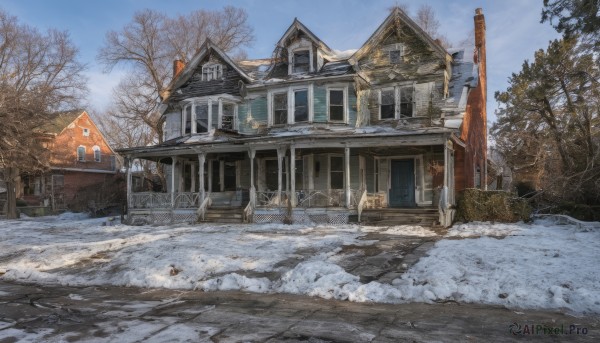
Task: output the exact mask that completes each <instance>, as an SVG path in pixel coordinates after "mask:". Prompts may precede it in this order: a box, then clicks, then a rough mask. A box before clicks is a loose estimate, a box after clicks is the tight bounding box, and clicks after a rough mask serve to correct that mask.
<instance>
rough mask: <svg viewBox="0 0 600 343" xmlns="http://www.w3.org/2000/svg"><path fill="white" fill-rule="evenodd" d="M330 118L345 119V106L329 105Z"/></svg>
mask: <svg viewBox="0 0 600 343" xmlns="http://www.w3.org/2000/svg"><path fill="white" fill-rule="evenodd" d="M329 120H337V121H342V120H344V106H329Z"/></svg>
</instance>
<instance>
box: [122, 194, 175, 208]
mask: <svg viewBox="0 0 600 343" xmlns="http://www.w3.org/2000/svg"><path fill="white" fill-rule="evenodd" d="M129 204H130V206H131V208H137V209H146V208H147V209H151V208H170V207H171V193H155V192H140V193H132V194H131V200H130V202H129Z"/></svg>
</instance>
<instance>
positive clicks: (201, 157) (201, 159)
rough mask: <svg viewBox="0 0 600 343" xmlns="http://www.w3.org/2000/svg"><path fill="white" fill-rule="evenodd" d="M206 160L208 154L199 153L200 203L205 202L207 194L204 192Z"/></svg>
mask: <svg viewBox="0 0 600 343" xmlns="http://www.w3.org/2000/svg"><path fill="white" fill-rule="evenodd" d="M205 162H206V154H204V153H200V154H198V186H199V188H200V200H199V201H200V204H202V203H203V202H204V197H205V196H206V194H205V192H204V163H205Z"/></svg>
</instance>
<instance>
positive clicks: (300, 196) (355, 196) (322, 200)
mask: <svg viewBox="0 0 600 343" xmlns="http://www.w3.org/2000/svg"><path fill="white" fill-rule="evenodd" d="M362 195H363V191H362V190H356V189H352V190H350V207H351V208H356V207H357V206H358V204H359V202H360V200H361V197H362ZM295 197H296V207H303V208H310V207H346V191H345V190H344V189H322V190H318V189H311V190H298V191H296V194H295ZM289 198H290V197H289V193H288V192H285V191H282V192H281V201H279V197H278V192H277V191H262V192H258V191H257V192H256V204H255V206H256V207H286V206H287V204H288V200H289Z"/></svg>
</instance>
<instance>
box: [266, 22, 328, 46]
mask: <svg viewBox="0 0 600 343" xmlns="http://www.w3.org/2000/svg"><path fill="white" fill-rule="evenodd" d="M298 32H302V33H304V34H305V35H306V37H308V39H310V40H311V41H312V42H313V43H314V44H315V45H316V46H317V47H319V49H321V50H323V51H324V52H325V53H327V54H333V50H331V48H330V47H329V46H327V44H325V42H323V41H322V40H321V39H320V38H319V37H317V35H315V34H314V33H312V31H311V30H309V29H308V28H307V27H306V25H304V24H302V23H301V22H300V20H298V18H294V21H293V22H292V25H290V27H288V29H287V30H286V31H285V33H284V34H283V36H282V37H281V38H280V39H279V41H277V47H278V48H285V47H287V45H288V40H289V39H290V38H292V37H294V36H295V35H296V34H298Z"/></svg>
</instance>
